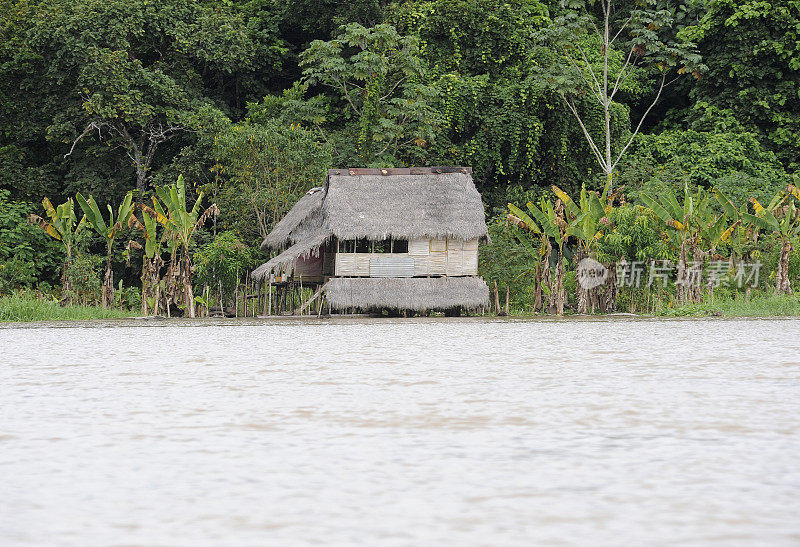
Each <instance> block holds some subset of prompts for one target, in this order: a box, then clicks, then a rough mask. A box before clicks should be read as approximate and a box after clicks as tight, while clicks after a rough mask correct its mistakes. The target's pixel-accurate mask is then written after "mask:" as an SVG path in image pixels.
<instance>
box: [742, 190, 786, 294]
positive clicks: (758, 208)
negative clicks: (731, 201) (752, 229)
mask: <svg viewBox="0 0 800 547" xmlns="http://www.w3.org/2000/svg"><path fill="white" fill-rule="evenodd" d="M798 199H800V191H798V189H797V187H795V186H794V185H791V184H789V185H788V186H787V187H786V189H785V190H782V191H780V192H778V193H777V194H776V195H775V196H774V197H773V198H772V200H771V201H770V202H769V204H768V205H767V206H766V207H764V206H763V205H761V204H760V203H759V202H758V200H757V199H755V198H752V197H751V198H750V203H751V204H752V205H753V210H754V211H755V215H751V214H750V213H742V217H743V218H745V219H747V220H748V221H749V222H751V223H752V224H754V225H755V226H758V227H759V228H761V229H763V230H767V231H770V232H772V233H774V234H775V235H776V236H777V238H778V240H779V241H780V244H781V250H780V256H779V258H778V270H777V272H776V273H775V292H776V293H777V294H791V292H792V284H791V280H790V279H789V255H790V254H791V252H792V250H793V249H794V245H793V243H794V242H795V240H796V239H797V237H798V236H799V235H800V209H798V207H797V204H796V202H797V200H798Z"/></svg>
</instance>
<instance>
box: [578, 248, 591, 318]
mask: <svg viewBox="0 0 800 547" xmlns="http://www.w3.org/2000/svg"><path fill="white" fill-rule="evenodd" d="M584 258H586V255H585V254H584V252H583V248H581V247H580V245H579V246H578V251H577V252H576V253H575V258H574V260H575V270H576V271H577V269H578V268H579V267H580V264H581V262H582V261H583V259H584ZM585 282H586V280H584V282H583V283H582V282H581V279H577V283H575V304H576V306H577V308H578V313H582V314H588V313H589V311H590V307H591V304H590V302H589V300H590V297H591V294H590V293H591V292H592V291H593V289H591V288H586V287H585V286H584V284H585Z"/></svg>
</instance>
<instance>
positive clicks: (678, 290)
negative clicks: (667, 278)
mask: <svg viewBox="0 0 800 547" xmlns="http://www.w3.org/2000/svg"><path fill="white" fill-rule="evenodd" d="M687 241H688V240H687V239H683V240H682V241H681V248H680V252H679V254H678V271H677V279H676V283H675V300H676V301H677V302H678V304H683V303H684V302H686V294H687V290H686V281H687V276H686V244H687Z"/></svg>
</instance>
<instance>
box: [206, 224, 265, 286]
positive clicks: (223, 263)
mask: <svg viewBox="0 0 800 547" xmlns="http://www.w3.org/2000/svg"><path fill="white" fill-rule="evenodd" d="M255 256H256V252H255V251H254V250H253V249H251V248H250V247H248V246H247V245H245V244H244V243H242V242H241V241H240V240H239V238H238V237H236V234H235V233H233V232H221V233H220V234H218V235H217V236H216V237H215V238H214V239H213V240H212V241H211V242H210V243H207V244H206V245H204V246H203V247H202V248H201V249H200V251H199V252H198V253H197V254H196V255H195V257H194V263H195V268H196V270H195V283H196V285H197V286H198V287H202V286H204V285H208V286H209V287H211V292H212V294H216V293H217V292H218V287H219V283H220V282H222V292H223V296H225V297H228V296H231V295H233V293H234V291H235V290H236V285H237V283H238V282H239V280H240V279H241V278H243V277H244V276H245V274H246V273H247V272H248V271H250V270H251V269H252V268H253V266H254V262H255ZM237 275H238V277H237ZM195 292H196V294H198V295H199V294H201V291H199V290H197V291H195Z"/></svg>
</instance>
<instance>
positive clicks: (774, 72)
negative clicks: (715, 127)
mask: <svg viewBox="0 0 800 547" xmlns="http://www.w3.org/2000/svg"><path fill="white" fill-rule="evenodd" d="M798 25H800V6H798V4H797V2H795V1H794V0H771V1H769V2H754V1H748V2H742V1H739V0H711V1H708V2H703V13H702V18H700V20H699V21H697V23H696V24H695V25H693V26H690V27H687V28H686V29H684V30H683V31H682V35H683V36H684V37H685V38H686V39H687V40H690V41H692V42H694V43H696V44H697V46H698V49H699V52H700V53H701V54H702V56H703V59H704V62H705V63H706V64H707V65H708V73H707V74H706V75H705V76H704V77H703V78H701V79H700V80H698V81H697V82H695V83H694V85H693V86H692V88H691V90H690V92H689V99H690V100H691V103H690V105H691V106H690V108H688V109H687V110H686V112H685V116H686V119H687V121H688V122H689V123H690V124H691V125H692V126H697V125H708V124H713V123H715V122H717V121H718V120H719V119H721V118H724V117H726V116H733V117H735V118H736V120H737V122H738V123H740V124H741V125H742V126H743V127H744V129H745V130H747V131H753V132H756V133H757V134H758V135H759V136H760V138H761V141H762V142H763V143H764V145H765V146H766V147H767V148H768V149H770V150H772V151H774V152H775V153H776V154H777V155H778V158H779V159H780V160H781V162H782V163H783V165H784V166H785V167H786V168H787V169H790V170H794V169H797V167H798V166H799V165H800V162H798V159H797V158H798V157H800V114H799V112H800V94H799V93H800V63H798V58H800V37H799V36H798V32H797V27H798Z"/></svg>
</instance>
